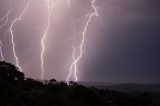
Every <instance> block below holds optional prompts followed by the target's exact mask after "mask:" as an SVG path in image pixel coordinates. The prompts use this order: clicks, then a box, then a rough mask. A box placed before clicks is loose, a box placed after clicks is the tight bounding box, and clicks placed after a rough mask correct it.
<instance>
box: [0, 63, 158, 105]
mask: <svg viewBox="0 0 160 106" xmlns="http://www.w3.org/2000/svg"><path fill="white" fill-rule="evenodd" d="M0 106H160V94H158V93H145V92H130V93H123V92H117V91H112V90H108V89H103V90H102V89H101V90H100V89H96V88H93V87H85V86H82V85H78V84H77V83H74V82H71V83H70V85H67V84H66V83H64V82H57V81H56V80H55V79H51V80H50V81H48V82H46V83H42V82H40V81H36V80H33V79H28V78H25V77H24V74H23V73H21V72H19V71H18V69H17V68H16V67H15V66H14V65H12V64H9V63H5V62H0Z"/></svg>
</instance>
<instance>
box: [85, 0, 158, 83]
mask: <svg viewBox="0 0 160 106" xmlns="http://www.w3.org/2000/svg"><path fill="white" fill-rule="evenodd" d="M107 6H108V7H107ZM105 7H107V9H108V10H107V9H106V8H105ZM110 10H111V12H110ZM159 10H160V2H159V1H157V0H119V1H118V0H113V1H110V2H109V3H108V4H107V3H106V4H105V6H104V10H103V16H105V17H102V18H106V17H107V16H108V17H112V18H108V20H107V19H106V20H107V21H106V23H105V26H107V28H108V29H107V28H101V32H100V33H99V35H100V36H102V35H103V37H102V39H101V43H100V44H99V46H98V49H97V55H94V57H93V58H92V59H91V61H90V64H87V65H88V68H87V69H86V70H85V72H86V73H85V74H84V76H85V77H84V79H87V80H89V81H93V80H94V81H108V82H110V81H111V82H125V83H127V82H133V83H160V77H159V76H160V12H159ZM105 12H106V14H105ZM107 13H109V14H107ZM111 22H112V23H111ZM107 24H109V27H108V25H107Z"/></svg>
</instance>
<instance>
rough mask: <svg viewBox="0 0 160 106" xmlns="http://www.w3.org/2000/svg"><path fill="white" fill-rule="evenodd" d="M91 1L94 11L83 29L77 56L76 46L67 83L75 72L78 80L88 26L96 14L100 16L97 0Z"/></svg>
mask: <svg viewBox="0 0 160 106" xmlns="http://www.w3.org/2000/svg"><path fill="white" fill-rule="evenodd" d="M91 2H92V9H93V10H94V11H93V12H92V13H91V14H90V15H89V17H88V19H87V22H86V24H85V26H84V30H83V32H82V41H81V43H80V46H79V51H80V53H79V55H78V56H75V54H76V48H74V51H73V55H72V59H73V62H72V64H71V66H70V73H69V75H68V77H67V79H66V82H67V84H69V81H70V77H71V75H72V73H74V77H75V80H74V81H75V82H77V81H78V76H77V71H78V68H77V64H78V62H79V61H80V59H81V58H82V56H83V46H84V42H85V37H86V33H87V28H88V26H89V24H90V22H91V20H92V18H93V17H94V16H98V11H97V8H96V6H95V2H96V0H92V1H91Z"/></svg>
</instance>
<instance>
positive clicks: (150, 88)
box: [78, 82, 160, 93]
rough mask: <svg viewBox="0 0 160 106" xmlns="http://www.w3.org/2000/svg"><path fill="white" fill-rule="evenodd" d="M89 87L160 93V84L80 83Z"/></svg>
mask: <svg viewBox="0 0 160 106" xmlns="http://www.w3.org/2000/svg"><path fill="white" fill-rule="evenodd" d="M78 84H82V85H85V86H88V87H95V88H99V89H111V90H115V91H120V92H153V93H154V92H158V93H160V84H118V83H105V82H78Z"/></svg>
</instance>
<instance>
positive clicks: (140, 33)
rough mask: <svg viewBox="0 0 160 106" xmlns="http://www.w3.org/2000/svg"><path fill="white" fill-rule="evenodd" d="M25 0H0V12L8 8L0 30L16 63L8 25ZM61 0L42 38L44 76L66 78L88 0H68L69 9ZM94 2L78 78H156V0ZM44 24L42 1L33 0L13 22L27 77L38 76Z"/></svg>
mask: <svg viewBox="0 0 160 106" xmlns="http://www.w3.org/2000/svg"><path fill="white" fill-rule="evenodd" d="M26 1H27V0H0V17H3V16H4V15H5V14H6V13H7V12H8V11H9V10H10V9H11V10H12V11H11V14H10V16H9V22H8V24H7V26H6V27H4V28H2V29H0V40H2V42H3V54H4V57H5V61H7V62H11V63H14V57H13V52H12V45H11V35H10V33H9V32H7V30H8V29H9V26H10V24H11V22H12V21H13V19H14V18H16V17H18V16H19V15H20V13H21V12H22V10H23V8H24V7H25V5H26ZM62 1H63V0H59V2H56V3H57V4H56V8H55V10H54V11H53V14H52V21H51V23H50V24H51V27H50V29H49V33H48V35H47V38H46V41H45V47H46V51H45V56H44V59H45V76H44V78H45V79H50V78H56V79H57V80H65V79H66V77H67V75H68V73H69V67H70V64H71V56H72V52H73V50H72V44H73V43H74V42H76V43H75V45H78V44H79V40H81V37H82V34H81V32H82V31H83V29H84V25H85V23H86V19H87V18H86V16H87V14H88V13H89V12H90V11H91V0H71V8H68V7H67V5H66V3H65V2H62ZM96 5H97V7H98V12H99V15H100V16H99V18H93V19H92V22H91V23H90V25H89V27H88V31H87V34H86V36H87V37H86V41H85V48H84V52H85V53H84V54H83V58H82V59H81V61H80V62H79V64H78V69H79V72H78V77H79V80H80V81H102V82H122V83H160V77H159V76H160V11H159V10H160V1H159V0H97V2H96ZM46 23H47V8H46V5H45V4H44V0H34V2H33V3H32V5H31V6H30V8H29V10H28V12H26V14H25V16H24V17H23V19H22V21H21V22H18V23H17V24H16V25H15V26H14V35H15V44H16V51H17V56H18V57H19V62H20V65H21V66H22V68H23V69H24V73H25V74H26V76H27V77H31V78H35V79H40V77H41V67H40V62H41V61H40V53H41V45H40V43H41V42H40V41H41V38H42V36H43V32H44V29H45V27H46ZM73 23H74V24H73ZM0 24H1V22H0ZM73 35H74V36H75V39H72V38H73Z"/></svg>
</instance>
